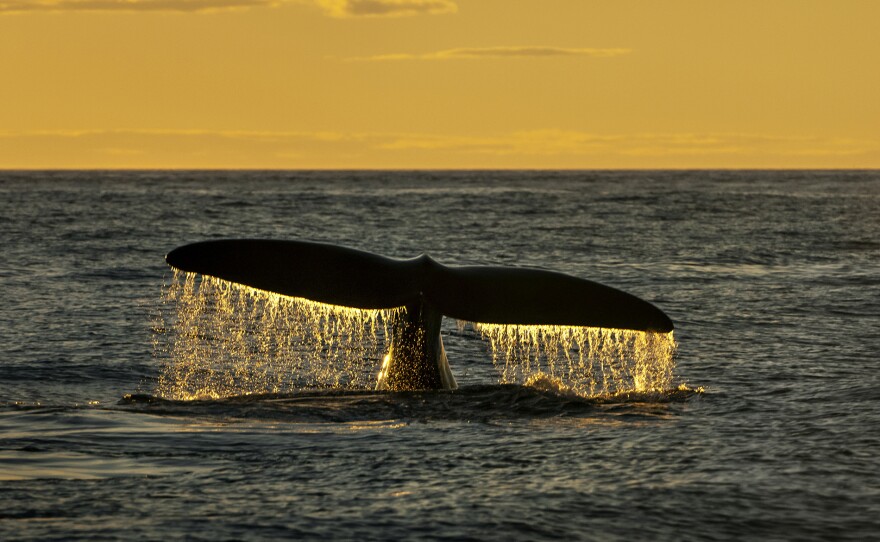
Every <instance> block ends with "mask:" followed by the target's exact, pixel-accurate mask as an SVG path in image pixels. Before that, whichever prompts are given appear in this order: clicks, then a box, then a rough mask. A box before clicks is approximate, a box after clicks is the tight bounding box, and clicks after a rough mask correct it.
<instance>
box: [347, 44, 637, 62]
mask: <svg viewBox="0 0 880 542" xmlns="http://www.w3.org/2000/svg"><path fill="white" fill-rule="evenodd" d="M631 52H632V50H631V49H624V48H608V49H597V48H570V47H530V46H527V47H463V48H457V49H446V50H443V51H435V52H431V53H423V54H410V53H395V54H388V55H375V56H369V57H357V58H352V59H350V60H359V61H376V62H381V61H393V60H455V59H479V58H523V57H531V58H550V57H573V56H586V57H593V58H609V57H615V56H621V55H627V54H629V53H631Z"/></svg>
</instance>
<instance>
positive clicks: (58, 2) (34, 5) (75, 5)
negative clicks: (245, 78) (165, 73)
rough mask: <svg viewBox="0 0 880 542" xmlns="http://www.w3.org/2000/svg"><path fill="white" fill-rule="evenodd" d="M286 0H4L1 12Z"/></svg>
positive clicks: (191, 7)
mask: <svg viewBox="0 0 880 542" xmlns="http://www.w3.org/2000/svg"><path fill="white" fill-rule="evenodd" d="M282 2H283V0H6V1H3V0H0V13H34V12H62V11H117V12H118V11H127V12H135V11H153V12H155V11H171V12H182V13H199V12H211V11H223V10H230V9H247V8H254V7H273V6H278V5H280V4H281V3H282Z"/></svg>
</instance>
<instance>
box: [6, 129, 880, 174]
mask: <svg viewBox="0 0 880 542" xmlns="http://www.w3.org/2000/svg"><path fill="white" fill-rule="evenodd" d="M29 157H30V158H29ZM47 157H52V158H51V160H47ZM682 158H687V159H688V163H689V164H692V165H693V164H698V165H700V166H702V167H728V166H731V165H738V166H739V167H780V166H785V165H786V164H788V165H791V160H792V159H793V158H795V159H797V163H798V164H801V165H803V166H808V167H819V166H821V167H843V166H845V167H854V166H867V165H870V164H876V163H877V160H878V159H880V141H878V140H854V139H836V138H820V137H779V136H770V135H760V134H736V133H708V134H688V133H661V134H644V133H643V134H591V133H588V132H581V131H567V130H553V129H549V130H530V131H519V132H507V133H498V134H495V135H455V134H448V135H441V134H424V133H422V134H419V133H412V134H401V133H381V132H372V133H369V132H296V131H292V132H281V131H266V132H260V131H211V130H82V131H76V130H66V131H63V130H59V131H32V132H3V131H0V163H2V164H6V166H7V167H13V168H14V167H21V168H29V167H40V168H45V167H49V168H54V167H74V168H91V167H134V168H139V167H149V168H154V167H172V168H174V167H185V168H200V167H210V168H215V167H231V168H237V167H263V168H312V167H318V168H324V167H328V168H348V167H353V168H358V167H429V166H432V167H441V166H442V167H449V166H450V165H455V167H500V168H511V167H538V168H541V167H548V168H559V167H620V165H621V164H627V165H629V166H631V167H635V166H639V167H680V166H681V163H682V162H681V160H682ZM615 165H616V166H615Z"/></svg>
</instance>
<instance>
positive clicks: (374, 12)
mask: <svg viewBox="0 0 880 542" xmlns="http://www.w3.org/2000/svg"><path fill="white" fill-rule="evenodd" d="M318 4H319V5H320V6H321V7H322V8H324V10H325V11H326V13H327V14H328V15H331V16H333V17H405V16H411V15H440V14H444V13H455V12H456V11H458V6H457V5H456V4H455V2H453V1H452V0H318Z"/></svg>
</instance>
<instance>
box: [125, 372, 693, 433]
mask: <svg viewBox="0 0 880 542" xmlns="http://www.w3.org/2000/svg"><path fill="white" fill-rule="evenodd" d="M703 393H704V391H703V389H702V388H696V389H693V388H689V387H687V386H686V385H681V386H679V387H678V388H675V389H670V390H666V391H653V392H625V393H618V394H609V395H597V396H594V397H582V396H579V395H577V394H575V393H573V392H570V391H569V390H567V389H566V388H565V387H564V384H561V383H558V382H555V381H552V380H550V379H544V380H540V379H538V380H534V381H532V382H529V383H527V384H525V385H520V384H491V385H476V386H468V387H463V388H459V389H457V390H432V391H400V392H388V391H351V390H339V389H327V390H308V391H299V392H295V393H283V394H274V393H270V394H251V395H239V396H233V397H225V398H221V399H196V400H173V399H164V398H162V397H158V396H154V395H149V394H130V395H126V396H124V397H123V398H122V399H121V400H120V401H119V407H121V408H124V409H126V410H136V411H139V412H143V413H150V414H156V415H163V416H183V417H190V416H196V417H199V418H205V417H208V418H217V419H222V420H227V421H232V420H245V421H281V422H290V423H346V422H362V421H379V420H401V421H463V422H484V423H491V422H493V421H504V420H516V419H524V420H529V419H543V418H558V417H570V418H583V417H591V416H595V415H603V414H607V413H608V412H609V411H612V412H614V413H615V414H631V415H647V416H656V415H657V414H658V408H660V409H661V410H663V409H662V407H663V406H664V405H669V404H671V403H683V402H687V401H689V400H691V399H693V398H695V397H700V396H702V395H703Z"/></svg>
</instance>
